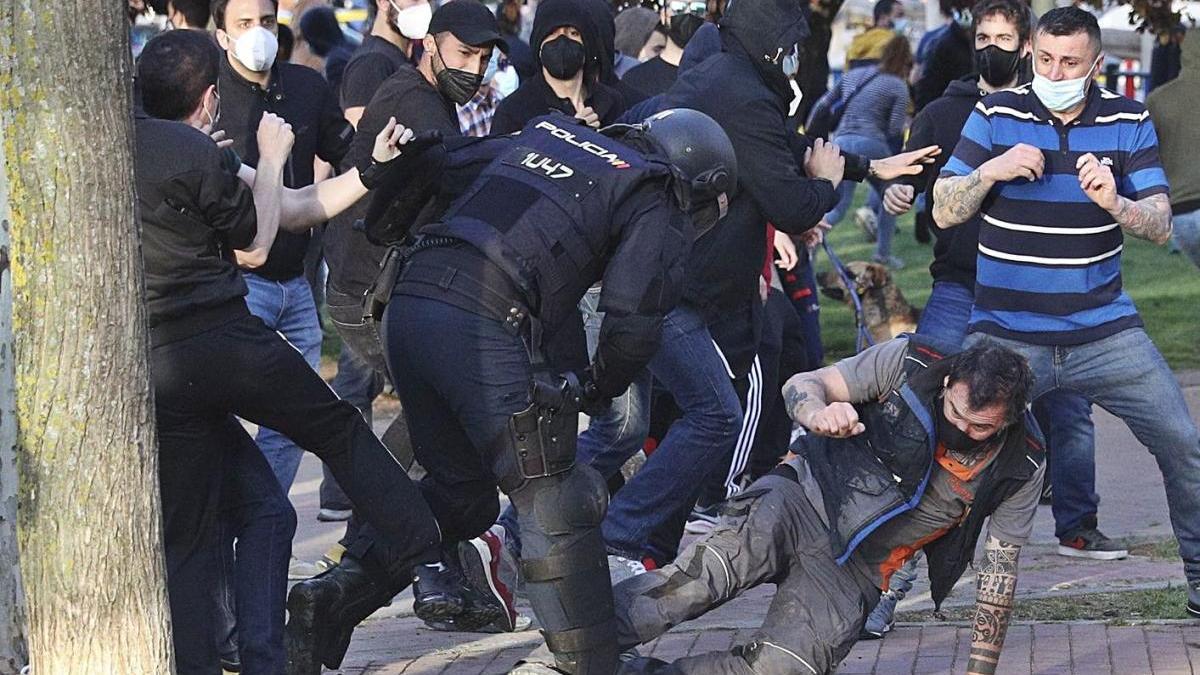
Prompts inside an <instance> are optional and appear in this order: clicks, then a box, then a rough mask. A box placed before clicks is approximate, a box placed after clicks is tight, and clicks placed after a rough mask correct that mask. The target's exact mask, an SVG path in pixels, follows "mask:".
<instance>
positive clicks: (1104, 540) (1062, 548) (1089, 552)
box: [1058, 527, 1129, 560]
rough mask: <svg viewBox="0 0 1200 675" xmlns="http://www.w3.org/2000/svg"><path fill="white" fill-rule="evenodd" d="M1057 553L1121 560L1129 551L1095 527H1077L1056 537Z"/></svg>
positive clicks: (1094, 558)
mask: <svg viewBox="0 0 1200 675" xmlns="http://www.w3.org/2000/svg"><path fill="white" fill-rule="evenodd" d="M1058 554H1059V555H1065V556H1070V557H1072V558H1091V559H1092V560H1121V559H1122V558H1125V557H1127V556H1128V555H1129V551H1128V550H1127V549H1126V548H1125V547H1124V546H1121V545H1120V544H1118V543H1117V542H1115V541H1113V540H1112V539H1109V538H1108V537H1106V536H1104V533H1103V532H1101V531H1100V530H1098V529H1096V528H1095V527H1078V528H1075V529H1074V530H1071V531H1069V532H1067V533H1066V534H1064V535H1063V536H1061V537H1059V538H1058Z"/></svg>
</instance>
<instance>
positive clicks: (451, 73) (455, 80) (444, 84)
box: [433, 49, 483, 105]
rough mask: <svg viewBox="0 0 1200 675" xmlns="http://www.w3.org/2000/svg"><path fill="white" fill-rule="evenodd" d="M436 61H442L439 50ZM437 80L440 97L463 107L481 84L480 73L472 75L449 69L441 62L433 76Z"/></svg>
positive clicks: (469, 72) (463, 71)
mask: <svg viewBox="0 0 1200 675" xmlns="http://www.w3.org/2000/svg"><path fill="white" fill-rule="evenodd" d="M437 56H438V60H439V61H442V53H441V50H440V49H439V50H438V55H437ZM433 76H434V78H435V79H436V80H437V85H438V91H440V92H442V96H445V97H446V98H448V99H450V100H451V101H453V102H455V103H457V104H459V105H463V104H464V103H466V102H467V101H470V100H471V98H472V97H473V96H475V92H477V91H479V85H480V84H483V74H482V73H472V72H471V71H469V70H459V69H458V68H450V67H448V66H447V65H446V62H445V61H442V69H441V70H439V71H437V72H436V73H434V74H433Z"/></svg>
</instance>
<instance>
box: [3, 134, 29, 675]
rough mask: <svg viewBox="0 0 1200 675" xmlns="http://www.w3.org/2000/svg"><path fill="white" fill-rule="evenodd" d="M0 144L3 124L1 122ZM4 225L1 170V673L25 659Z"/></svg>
mask: <svg viewBox="0 0 1200 675" xmlns="http://www.w3.org/2000/svg"><path fill="white" fill-rule="evenodd" d="M2 147H4V125H3V124H0V148H2ZM8 230H9V216H8V181H7V179H6V178H5V176H4V173H3V172H0V673H3V674H4V675H12V674H13V673H18V672H20V670H21V667H22V666H24V665H25V664H27V663H28V662H29V656H28V652H27V651H26V649H25V597H24V595H23V593H22V590H21V569H20V567H19V566H18V559H17V404H16V390H15V387H14V381H13V378H14V377H15V374H14V370H13V365H14V364H13V330H12V274H11V273H10V271H9V260H10V257H9V252H10V247H9V236H8V234H9V232H8Z"/></svg>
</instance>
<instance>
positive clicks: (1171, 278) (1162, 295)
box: [816, 188, 1200, 370]
mask: <svg viewBox="0 0 1200 675" xmlns="http://www.w3.org/2000/svg"><path fill="white" fill-rule="evenodd" d="M866 193H867V190H866V189H865V188H860V189H859V190H858V194H857V195H856V197H857V199H856V204H855V206H856V207H857V206H858V205H859V204H861V203H862V202H863V201H864V200H865V197H866ZM898 228H899V230H898V231H897V233H896V237H895V239H894V241H893V251H894V254H895V255H897V256H899V257H900V258H901V259H903V260H904V262H905V263H906V265H905V267H904V269H902V270H900V271H898V272H893V276H894V277H895V279H896V282H897V283H898V284H900V288H901V290H902V291H904V297H905V298H907V299H908V301H909V302H910V303H912V304H913V305H915V306H918V307H921V306H924V305H925V301H926V300H928V299H929V291H930V284H931V281H930V277H929V263H930V261H931V260H933V247H932V245H929V246H926V245H923V244H918V243H917V241H916V240H915V239H914V238H913V218H912V214H909V215H907V216H904V217H903V218H901V219H900V221H899V223H898ZM830 241H831V242H832V244H833V249H834V252H835V253H837V255H838V257H839V258H841V259H842V260H843V261H844V262H850V261H851V260H869V259H870V257H871V254H872V253H874V251H875V248H874V247H875V245H874V244H868V243H867V242H866V239H865V238H864V237H863V234H862V231H861V230H859V229H858V228H857V227H856V226H855V225H854V219H853V210H851V211H850V213H848V214H847V216H846V218H845V219H843V220H842V222H841V224H839V225H838V226H837V227H835V228H834V229H833V231H832V232H831V233H830ZM1122 259H1123V266H1124V281H1125V290H1126V291H1128V293H1129V295H1130V296H1131V297H1132V298H1133V301H1134V303H1135V304H1136V305H1137V308H1138V310H1139V311H1140V312H1141V314H1142V319H1143V320H1144V321H1145V323H1146V330H1147V331H1148V332H1149V333H1150V337H1151V338H1153V340H1154V343H1155V344H1156V345H1158V348H1159V350H1160V351H1162V353H1163V356H1164V357H1166V359H1167V363H1169V364H1170V365H1171V367H1172V368H1174V369H1176V370H1184V369H1195V368H1200V337H1198V329H1200V270H1197V269H1196V267H1194V266H1193V265H1192V264H1191V262H1190V261H1189V260H1188V259H1187V257H1186V256H1183V255H1180V254H1170V253H1168V252H1167V247H1166V246H1155V245H1154V244H1151V243H1149V242H1145V241H1142V240H1140V239H1134V238H1132V237H1126V238H1125V250H1124V252H1123V255H1122ZM816 267H817V272H818V273H820V272H821V271H823V270H827V269H829V260H828V259H827V258H826V257H825V254H824V252H819V253H818V254H817V264H816ZM821 334H822V336H823V338H824V341H825V355H826V359H827V360H828V361H830V362H832V361H836V360H837V359H840V358H843V357H845V356H849V355H851V354H853V353H854V315H853V313H852V312H851V311H850V308H849V307H847V306H846V305H844V304H842V303H839V302H834V301H832V300H830V299H828V298H822V302H821Z"/></svg>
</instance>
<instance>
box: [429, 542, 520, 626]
mask: <svg viewBox="0 0 1200 675" xmlns="http://www.w3.org/2000/svg"><path fill="white" fill-rule="evenodd" d="M456 557H457V556H456ZM413 613H414V614H416V615H417V618H418V619H420V620H422V621H424V622H425V623H427V624H431V625H433V624H437V623H440V622H445V621H447V620H452V622H453V624H454V625H456V626H458V627H459V630H464V631H472V632H473V631H477V630H479V629H481V628H483V627H484V626H487V625H488V624H490V623H492V622H494V621H497V620H499V619H500V617H501V615H503V614H504V606H503V605H502V604H501V603H499V602H497V601H496V600H494V599H492V598H490V597H488V596H486V595H484V594H483V593H481V592H480V591H478V590H476V589H475V587H474V586H473V585H471V583H470V582H468V581H467V579H466V577H464V576H463V573H462V571H461V570H460V569H459V563H458V561H457V560H453V559H447V561H446V562H445V563H434V564H430V565H417V566H415V567H413Z"/></svg>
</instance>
